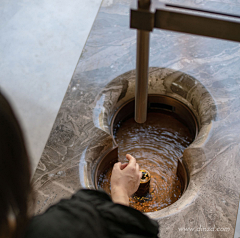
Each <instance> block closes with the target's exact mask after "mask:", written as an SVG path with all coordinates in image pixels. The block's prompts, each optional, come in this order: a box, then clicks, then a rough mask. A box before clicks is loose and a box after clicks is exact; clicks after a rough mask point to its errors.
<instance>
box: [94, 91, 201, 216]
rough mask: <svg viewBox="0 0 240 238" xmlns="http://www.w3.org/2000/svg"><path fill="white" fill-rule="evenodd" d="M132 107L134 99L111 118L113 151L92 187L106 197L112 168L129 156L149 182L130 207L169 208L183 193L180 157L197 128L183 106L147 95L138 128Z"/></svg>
mask: <svg viewBox="0 0 240 238" xmlns="http://www.w3.org/2000/svg"><path fill="white" fill-rule="evenodd" d="M134 103H135V101H134V99H132V100H130V101H128V102H127V103H125V104H124V105H122V106H121V107H120V108H119V109H118V110H117V111H116V113H115V114H114V115H113V117H112V121H111V133H112V136H113V138H114V143H115V145H116V148H114V149H112V150H111V151H110V152H109V153H107V154H106V155H105V156H103V158H101V159H100V162H99V164H98V166H97V168H96V171H95V186H96V187H97V188H101V189H104V190H105V191H106V192H107V193H109V194H110V191H111V184H110V178H111V172H112V166H113V164H114V163H115V162H117V161H120V162H122V163H124V162H126V161H127V160H126V158H125V155H126V154H131V155H132V156H134V157H135V158H136V160H137V162H138V164H139V166H140V170H146V171H149V173H150V174H151V180H150V185H149V189H148V191H147V192H145V193H144V195H143V194H141V191H140V190H138V191H137V192H136V193H135V194H134V195H133V196H132V197H131V198H130V206H132V207H134V208H136V209H138V210H140V211H142V212H154V211H157V210H160V209H163V208H165V207H167V206H169V205H171V204H172V203H174V202H175V201H177V200H178V199H179V198H180V197H181V195H182V194H183V193H184V192H185V190H186V188H187V184H188V176H187V173H186V170H185V167H184V165H183V163H182V160H181V156H182V153H183V151H184V149H185V148H187V147H188V146H189V145H190V144H191V143H192V142H193V140H194V139H195V137H196V135H197V133H198V125H197V121H196V119H195V116H194V114H193V113H192V112H191V110H190V109H189V108H188V107H187V106H186V105H184V104H183V103H182V102H180V101H178V100H176V99H174V98H172V97H168V96H163V95H149V97H148V118H147V121H146V122H145V123H143V124H138V123H136V122H135V121H134V118H133V117H134ZM179 158H180V159H179ZM140 187H141V186H140Z"/></svg>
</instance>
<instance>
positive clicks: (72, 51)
mask: <svg viewBox="0 0 240 238" xmlns="http://www.w3.org/2000/svg"><path fill="white" fill-rule="evenodd" d="M100 4H101V0H71V1H69V0H1V1H0V90H2V91H3V92H4V93H5V94H6V95H7V96H8V98H9V99H10V101H11V103H12V105H13V106H14V109H15V111H16V113H17V115H18V117H19V120H20V122H21V124H22V127H23V130H24V134H25V138H26V142H27V145H28V148H29V151H30V156H31V159H32V168H33V170H35V168H36V166H37V164H38V161H39V159H40V157H41V154H42V152H43V149H44V146H45V144H46V142H47V139H48V136H49V134H50V131H51V128H52V126H53V123H54V120H55V118H56V115H57V112H58V110H59V108H60V105H61V102H62V100H63V97H64V95H65V92H66V90H67V87H68V84H69V82H70V80H71V77H72V74H73V72H74V69H75V66H76V64H77V61H78V59H79V56H80V54H81V51H82V49H83V47H84V44H85V42H86V40H87V36H88V34H89V32H90V30H91V27H92V24H93V22H94V19H95V17H96V15H97V12H98V9H99V7H100Z"/></svg>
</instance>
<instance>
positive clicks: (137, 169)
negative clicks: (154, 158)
mask: <svg viewBox="0 0 240 238" xmlns="http://www.w3.org/2000/svg"><path fill="white" fill-rule="evenodd" d="M136 171H137V172H138V171H139V164H138V163H136Z"/></svg>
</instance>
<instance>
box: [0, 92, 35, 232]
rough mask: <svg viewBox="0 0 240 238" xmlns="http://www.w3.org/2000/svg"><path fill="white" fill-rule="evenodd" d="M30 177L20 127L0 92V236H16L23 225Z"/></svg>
mask: <svg viewBox="0 0 240 238" xmlns="http://www.w3.org/2000/svg"><path fill="white" fill-rule="evenodd" d="M30 176H31V175H30V164H29V157H28V153H27V151H26V147H25V143H24V138H23V134H22V131H21V128H20V126H19V123H18V121H17V119H16V117H15V114H14V112H13V110H12V108H11V106H10V104H9V103H8V101H7V100H6V98H5V97H4V96H3V95H2V94H1V92H0V237H11V236H13V237H20V236H21V233H22V232H23V230H24V228H25V226H26V224H27V221H28V199H29V196H30V194H31V184H30ZM10 221H14V222H13V223H14V224H15V225H14V226H15V229H14V233H12V228H11V222H10Z"/></svg>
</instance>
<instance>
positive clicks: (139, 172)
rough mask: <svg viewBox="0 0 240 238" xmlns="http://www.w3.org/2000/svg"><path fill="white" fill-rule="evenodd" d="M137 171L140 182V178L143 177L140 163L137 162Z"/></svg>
mask: <svg viewBox="0 0 240 238" xmlns="http://www.w3.org/2000/svg"><path fill="white" fill-rule="evenodd" d="M136 172H137V175H138V181H139V183H140V180H141V178H142V172H141V171H139V164H138V163H136Z"/></svg>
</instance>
